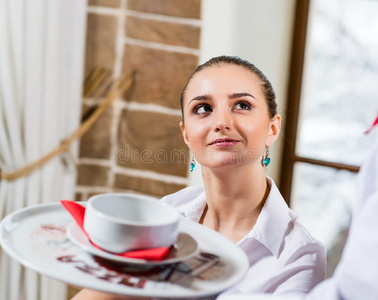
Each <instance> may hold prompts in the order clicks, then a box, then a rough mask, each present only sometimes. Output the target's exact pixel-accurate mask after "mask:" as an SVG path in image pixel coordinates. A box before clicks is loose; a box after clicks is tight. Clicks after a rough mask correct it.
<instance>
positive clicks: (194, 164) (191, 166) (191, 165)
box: [190, 155, 196, 172]
mask: <svg viewBox="0 0 378 300" xmlns="http://www.w3.org/2000/svg"><path fill="white" fill-rule="evenodd" d="M195 166H196V161H195V159H194V155H192V160H191V161H190V172H193V170H194V167H195Z"/></svg>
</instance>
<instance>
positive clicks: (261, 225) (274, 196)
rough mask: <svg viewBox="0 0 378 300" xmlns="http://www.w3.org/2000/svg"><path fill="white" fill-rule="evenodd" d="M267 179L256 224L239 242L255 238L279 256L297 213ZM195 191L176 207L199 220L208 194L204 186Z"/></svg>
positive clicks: (183, 214)
mask: <svg viewBox="0 0 378 300" xmlns="http://www.w3.org/2000/svg"><path fill="white" fill-rule="evenodd" d="M267 179H268V184H269V187H270V192H269V196H268V198H267V199H266V201H265V204H264V207H263V209H262V210H261V213H260V215H259V217H258V218H257V221H256V224H255V226H254V227H253V228H252V230H251V231H250V232H249V233H248V234H247V235H246V236H245V237H244V238H243V239H242V240H241V241H240V242H239V243H238V244H241V243H243V242H244V241H245V240H246V239H249V238H254V239H256V240H258V241H259V242H260V243H261V244H262V245H264V246H265V247H266V248H268V249H269V250H270V252H272V254H273V255H274V256H275V257H276V258H277V257H279V255H280V252H281V250H282V248H281V246H282V243H283V238H284V236H285V232H286V230H287V228H288V226H289V224H290V222H292V221H294V220H295V219H296V218H297V215H296V214H295V213H294V212H293V211H292V210H291V209H289V207H288V206H287V204H286V202H285V200H284V199H283V197H282V195H281V193H280V191H279V190H278V188H277V186H276V184H275V183H274V181H273V180H272V179H271V178H269V177H267ZM195 193H196V194H197V195H196V197H195V198H194V199H193V200H192V201H189V202H188V203H186V204H184V205H182V206H179V207H176V208H177V210H178V212H179V213H180V214H181V215H182V216H184V217H185V218H188V219H190V220H192V221H194V222H198V221H199V219H200V218H201V215H202V213H203V210H204V208H205V205H206V195H205V191H204V189H203V187H201V188H198V189H196V190H195Z"/></svg>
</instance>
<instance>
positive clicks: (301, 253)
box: [266, 243, 326, 295]
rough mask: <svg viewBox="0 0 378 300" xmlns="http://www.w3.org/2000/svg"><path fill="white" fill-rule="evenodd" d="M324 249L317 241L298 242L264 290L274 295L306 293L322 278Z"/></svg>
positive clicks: (324, 260)
mask: <svg viewBox="0 0 378 300" xmlns="http://www.w3.org/2000/svg"><path fill="white" fill-rule="evenodd" d="M325 269H326V251H325V249H324V247H323V246H322V245H320V244H318V243H311V244H304V245H303V244H302V243H301V244H299V245H298V246H297V247H296V248H295V249H293V250H292V251H291V253H289V254H288V255H287V258H285V259H284V260H283V261H282V263H281V265H280V266H279V270H278V272H277V274H276V276H274V277H273V278H272V279H271V281H270V282H269V287H268V289H267V291H266V292H268V293H272V294H275V295H284V294H290V293H307V292H309V291H311V289H313V288H314V287H315V286H316V285H317V284H318V283H320V282H321V281H323V280H324V277H325Z"/></svg>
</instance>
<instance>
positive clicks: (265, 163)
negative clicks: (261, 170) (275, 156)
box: [261, 147, 271, 167]
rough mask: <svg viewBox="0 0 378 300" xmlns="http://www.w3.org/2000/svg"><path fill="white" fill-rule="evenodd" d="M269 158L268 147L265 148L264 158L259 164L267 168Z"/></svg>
mask: <svg viewBox="0 0 378 300" xmlns="http://www.w3.org/2000/svg"><path fill="white" fill-rule="evenodd" d="M270 161H271V158H270V157H269V147H266V154H265V158H264V159H263V160H262V162H261V164H262V165H264V166H265V167H267V166H268V165H269V164H270Z"/></svg>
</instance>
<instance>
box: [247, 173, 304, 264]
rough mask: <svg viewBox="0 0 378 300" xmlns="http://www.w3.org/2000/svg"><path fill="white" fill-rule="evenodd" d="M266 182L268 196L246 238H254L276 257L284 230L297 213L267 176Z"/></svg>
mask: <svg viewBox="0 0 378 300" xmlns="http://www.w3.org/2000/svg"><path fill="white" fill-rule="evenodd" d="M268 184H269V185H270V192H269V196H268V198H267V199H266V202H265V205H264V207H263V209H262V210H261V213H260V215H259V217H258V218H257V222H256V224H255V226H254V227H253V229H252V230H251V231H250V232H249V233H248V234H247V236H246V238H255V239H256V240H258V241H259V242H260V243H262V244H263V245H264V246H265V247H267V248H268V249H269V250H270V251H271V252H272V254H273V255H274V256H275V257H276V258H277V257H279V255H280V252H281V250H282V244H283V238H284V236H285V232H286V231H287V229H288V226H289V224H290V223H291V222H292V221H294V220H295V219H296V218H297V215H296V214H295V213H294V212H293V211H292V210H290V209H289V207H288V206H287V204H286V202H285V200H284V199H283V197H282V195H281V193H280V192H279V190H278V188H277V186H276V185H275V183H274V181H273V180H272V179H270V178H268Z"/></svg>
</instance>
